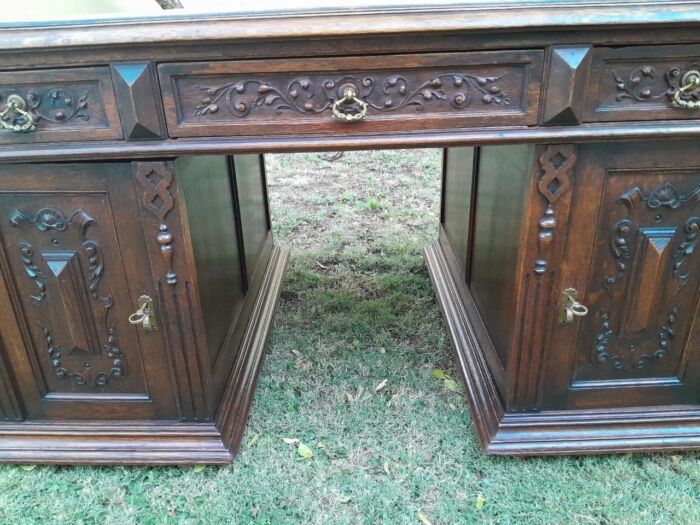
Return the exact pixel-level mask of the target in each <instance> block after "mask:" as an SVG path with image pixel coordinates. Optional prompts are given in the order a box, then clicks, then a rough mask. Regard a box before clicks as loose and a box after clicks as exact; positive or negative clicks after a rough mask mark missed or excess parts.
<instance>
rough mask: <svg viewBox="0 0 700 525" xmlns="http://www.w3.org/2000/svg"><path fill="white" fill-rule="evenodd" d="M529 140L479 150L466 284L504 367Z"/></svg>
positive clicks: (508, 346)
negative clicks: (472, 231) (523, 143)
mask: <svg viewBox="0 0 700 525" xmlns="http://www.w3.org/2000/svg"><path fill="white" fill-rule="evenodd" d="M532 155H533V148H532V147H531V146H492V147H487V148H481V149H480V153H479V166H478V168H477V170H478V175H477V177H478V181H477V185H476V203H475V210H474V225H473V228H474V234H473V240H472V248H471V253H470V254H469V256H470V258H471V264H470V266H471V273H470V275H469V277H468V281H469V286H470V289H471V291H472V294H473V296H474V299H475V301H476V303H477V304H478V305H479V308H480V310H481V311H482V314H483V316H484V321H485V323H486V326H487V327H488V329H489V334H490V335H491V338H492V339H493V345H494V347H495V349H496V352H497V353H498V355H499V356H500V359H501V363H502V366H503V367H504V368H506V367H507V363H508V357H509V355H510V353H511V346H512V344H513V339H514V338H515V337H516V334H515V333H514V331H513V330H512V328H511V327H513V325H514V324H515V318H514V315H515V311H514V307H515V304H516V303H515V301H516V297H517V287H518V286H519V283H518V281H517V269H518V251H519V249H520V234H521V230H522V228H523V213H522V210H523V208H524V206H525V203H526V188H527V187H528V186H529V183H530V163H531V159H532Z"/></svg>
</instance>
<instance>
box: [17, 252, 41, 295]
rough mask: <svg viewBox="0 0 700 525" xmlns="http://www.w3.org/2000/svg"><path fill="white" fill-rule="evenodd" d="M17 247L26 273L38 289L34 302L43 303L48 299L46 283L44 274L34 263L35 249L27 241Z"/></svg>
mask: <svg viewBox="0 0 700 525" xmlns="http://www.w3.org/2000/svg"><path fill="white" fill-rule="evenodd" d="M17 247H18V248H19V253H20V257H21V258H22V264H24V271H25V272H26V273H27V275H28V276H29V278H30V279H31V280H32V281H33V282H34V284H35V285H36V287H37V294H36V295H32V296H31V298H32V301H35V302H37V303H38V302H40V301H43V300H44V298H45V297H46V283H45V282H44V274H43V273H42V271H41V270H40V269H39V268H38V267H37V265H36V264H35V263H34V249H33V248H32V245H31V244H30V243H29V242H27V241H20V242H19V243H18V244H17Z"/></svg>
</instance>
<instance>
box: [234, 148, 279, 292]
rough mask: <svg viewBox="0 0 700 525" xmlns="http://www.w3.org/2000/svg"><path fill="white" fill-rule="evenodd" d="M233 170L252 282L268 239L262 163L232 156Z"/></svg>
mask: <svg viewBox="0 0 700 525" xmlns="http://www.w3.org/2000/svg"><path fill="white" fill-rule="evenodd" d="M233 169H234V175H235V181H236V194H237V198H238V202H239V207H238V210H239V217H240V223H241V233H242V238H243V250H244V252H245V267H246V275H247V278H248V279H251V278H252V277H253V274H254V273H255V271H256V269H257V267H258V263H259V262H260V260H261V257H262V254H263V250H264V248H265V244H266V243H267V242H268V240H269V239H268V238H269V237H270V236H271V224H270V210H269V207H268V202H267V181H266V179H265V161H264V158H263V156H262V155H235V156H234V157H233ZM264 262H266V261H264Z"/></svg>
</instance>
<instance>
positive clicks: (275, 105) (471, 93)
mask: <svg viewBox="0 0 700 525" xmlns="http://www.w3.org/2000/svg"><path fill="white" fill-rule="evenodd" d="M500 78H501V77H498V76H477V75H469V74H465V73H458V72H455V73H445V74H441V75H438V76H436V77H434V78H432V79H430V80H428V81H425V82H423V83H421V84H418V85H415V84H412V82H411V81H410V80H408V79H407V78H406V77H404V76H401V75H390V76H387V77H384V78H375V77H372V76H364V77H354V76H345V77H341V76H338V77H329V78H326V79H320V80H318V81H314V80H311V79H308V78H296V79H293V80H291V81H290V82H288V83H287V84H286V85H275V84H274V83H273V82H271V81H267V80H262V79H250V80H239V81H235V82H229V83H226V84H223V85H221V86H201V85H197V86H195V88H196V89H198V90H199V91H201V92H202V98H201V99H200V101H199V103H198V104H197V106H196V107H195V109H194V111H193V113H192V114H193V116H199V115H201V116H203V115H207V114H213V113H217V112H218V111H220V110H221V109H222V108H225V110H227V111H228V112H229V113H230V114H231V115H233V116H234V117H240V118H242V117H246V116H247V115H249V114H250V113H251V112H253V111H256V110H258V111H261V110H263V109H264V108H267V109H270V110H271V111H272V112H273V113H275V114H279V113H283V112H287V111H288V112H294V113H301V114H306V115H314V114H318V113H323V112H324V111H330V109H331V106H332V105H333V103H334V102H335V101H336V100H339V99H342V98H343V92H344V91H345V90H346V89H347V88H348V87H351V88H352V89H353V91H354V92H355V93H357V94H358V95H357V96H358V98H360V99H361V100H362V101H364V102H365V103H366V104H367V105H368V106H369V107H370V108H372V109H374V110H376V111H380V112H391V111H396V110H399V109H401V108H406V107H413V108H414V109H415V111H423V110H424V109H425V107H426V106H427V105H429V104H434V105H440V104H448V105H449V106H450V107H452V108H453V109H457V110H460V109H465V108H468V107H470V106H471V105H472V103H475V102H476V103H478V104H481V105H492V104H493V105H508V104H510V99H509V98H508V96H507V95H506V94H505V93H503V91H502V89H501V88H500V87H499V86H498V84H497V82H498V80H499V79H500Z"/></svg>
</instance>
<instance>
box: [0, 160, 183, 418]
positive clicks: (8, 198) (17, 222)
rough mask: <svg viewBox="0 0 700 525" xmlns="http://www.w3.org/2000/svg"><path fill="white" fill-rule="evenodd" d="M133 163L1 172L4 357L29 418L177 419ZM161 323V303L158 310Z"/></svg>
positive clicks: (0, 328)
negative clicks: (146, 326)
mask: <svg viewBox="0 0 700 525" xmlns="http://www.w3.org/2000/svg"><path fill="white" fill-rule="evenodd" d="M132 180H133V179H132V174H131V166H130V164H128V163H111V164H81V165H78V164H75V165H25V166H20V165H17V166H3V167H2V168H1V169H0V235H2V241H1V244H2V246H1V247H2V250H0V269H1V270H2V276H3V278H4V284H5V286H6V288H7V293H0V311H2V314H1V315H2V326H0V332H1V333H2V338H3V347H2V351H3V352H4V353H5V357H6V361H7V362H9V363H10V366H11V368H12V370H13V372H14V375H15V377H16V379H17V384H18V390H19V394H20V397H21V399H22V401H23V404H24V407H25V410H26V416H27V417H28V418H79V419H145V418H168V417H173V416H174V415H175V408H174V406H173V400H172V397H173V395H172V387H171V386H170V376H169V368H168V365H167V362H168V361H167V359H166V355H165V349H164V345H163V342H162V335H161V330H158V331H151V332H145V331H144V330H143V328H142V327H141V326H136V325H131V324H130V323H129V322H128V318H129V315H130V314H131V313H132V312H134V311H135V310H136V309H137V307H138V303H137V301H138V297H139V296H140V295H142V294H146V295H149V296H151V297H154V298H155V297H156V294H155V291H154V290H153V282H152V280H150V279H149V277H150V270H149V267H148V256H147V251H146V249H145V245H144V242H145V240H144V233H143V229H142V225H141V218H140V215H139V206H138V201H137V197H136V193H135V190H134V187H133V183H132ZM155 308H156V315H157V313H158V306H157V305H155Z"/></svg>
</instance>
